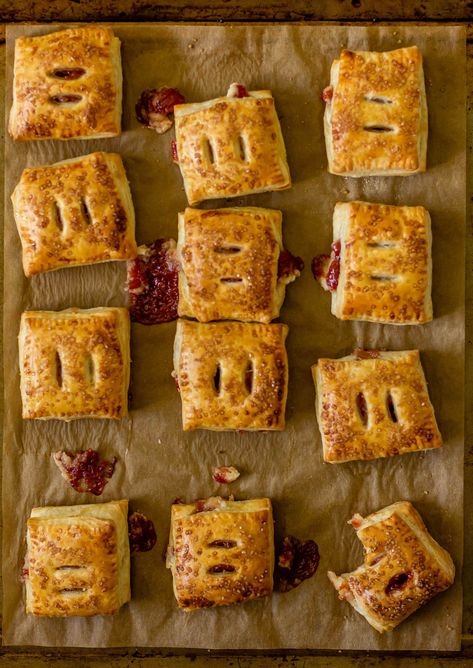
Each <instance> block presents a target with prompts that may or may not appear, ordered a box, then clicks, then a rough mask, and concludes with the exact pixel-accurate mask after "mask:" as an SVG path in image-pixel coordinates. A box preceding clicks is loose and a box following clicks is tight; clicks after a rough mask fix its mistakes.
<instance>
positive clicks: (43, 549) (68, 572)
mask: <svg viewBox="0 0 473 668" xmlns="http://www.w3.org/2000/svg"><path fill="white" fill-rule="evenodd" d="M127 514H128V501H126V500H122V501H111V502H109V503H100V504H92V505H82V506H58V507H53V506H50V507H43V508H33V510H32V511H31V517H30V518H29V520H28V522H27V550H28V576H27V578H26V581H25V585H26V612H27V613H30V614H33V615H35V616H45V617H71V616H91V615H111V614H114V613H115V612H117V611H118V609H119V608H120V606H122V605H123V604H124V603H126V602H127V601H129V600H130V548H129V542H128V520H127Z"/></svg>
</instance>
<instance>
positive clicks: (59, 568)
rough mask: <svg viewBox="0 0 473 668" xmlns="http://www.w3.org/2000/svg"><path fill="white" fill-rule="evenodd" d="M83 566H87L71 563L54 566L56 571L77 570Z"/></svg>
mask: <svg viewBox="0 0 473 668" xmlns="http://www.w3.org/2000/svg"><path fill="white" fill-rule="evenodd" d="M83 568H87V566H77V565H73V564H65V565H64V566H56V570H57V571H78V570H82V569H83Z"/></svg>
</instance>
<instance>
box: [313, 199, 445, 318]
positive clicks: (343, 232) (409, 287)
mask: <svg viewBox="0 0 473 668" xmlns="http://www.w3.org/2000/svg"><path fill="white" fill-rule="evenodd" d="M333 239H334V243H333V244H332V256H331V258H328V259H327V262H326V264H325V267H323V268H322V270H321V271H320V272H319V276H318V279H319V280H320V282H321V284H322V286H323V287H324V288H325V289H328V290H330V291H331V293H332V313H333V314H334V315H335V316H336V317H337V318H340V319H341V320H368V321H371V322H383V323H389V324H392V325H419V324H424V323H426V322H429V321H431V320H432V318H433V313H432V298H431V285H432V253H431V245H432V234H431V223H430V215H429V212H428V211H427V210H426V209H424V207H422V206H392V205H388V204H373V203H370V202H359V201H355V202H343V203H342V202H339V203H337V204H336V205H335V209H334V213H333ZM337 263H338V267H337V266H336V265H337ZM334 270H337V271H338V276H337V277H336V280H333V279H334V276H333V273H334Z"/></svg>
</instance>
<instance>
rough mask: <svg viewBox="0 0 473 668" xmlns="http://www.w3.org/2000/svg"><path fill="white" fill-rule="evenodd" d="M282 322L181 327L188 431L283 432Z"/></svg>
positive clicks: (179, 368) (179, 355)
mask: <svg viewBox="0 0 473 668" xmlns="http://www.w3.org/2000/svg"><path fill="white" fill-rule="evenodd" d="M287 332H288V328H287V326H286V325H283V324H270V325H263V324H255V323H239V322H222V323H209V324H201V323H196V322H191V321H188V320H179V321H178V323H177V330H176V340H175V344H174V371H175V374H176V380H177V382H178V385H179V390H180V395H181V400H182V419H183V427H184V430H189V429H199V428H201V429H202V428H203V429H215V430H219V431H222V430H227V429H245V430H281V429H284V425H285V418H284V414H285V406H286V397H287V381H288V364H287V354H286V349H285V339H286V336H287Z"/></svg>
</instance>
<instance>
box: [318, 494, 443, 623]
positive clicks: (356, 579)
mask: <svg viewBox="0 0 473 668" xmlns="http://www.w3.org/2000/svg"><path fill="white" fill-rule="evenodd" d="M351 523H352V524H353V526H354V527H355V528H356V529H357V536H358V538H359V539H360V541H361V542H362V544H363V547H364V553H365V558H364V564H363V565H362V566H360V567H359V568H357V569H356V570H355V571H353V572H351V573H344V574H343V575H341V576H338V577H337V576H335V575H334V574H332V573H331V574H330V578H331V580H332V582H333V583H334V585H335V586H336V588H337V590H338V592H339V595H340V598H346V599H347V600H349V601H350V602H351V603H352V605H354V607H355V608H356V609H357V610H358V611H359V612H361V614H363V615H364V616H365V617H366V618H367V619H368V621H369V622H370V623H371V624H372V625H373V626H374V627H375V628H377V630H378V631H381V632H382V631H390V630H392V629H393V628H394V627H396V626H397V625H398V624H399V623H400V622H402V621H403V620H404V619H405V618H406V617H408V616H409V615H410V614H412V613H413V612H415V610H417V609H418V608H419V607H420V606H421V605H423V604H424V603H426V602H427V601H429V600H430V599H431V598H432V597H433V596H435V595H436V594H438V593H439V592H441V591H443V590H445V589H447V588H448V587H449V586H450V585H451V584H452V583H453V580H454V577H455V567H454V565H453V562H452V559H451V557H450V555H449V554H448V552H447V551H446V550H444V549H443V548H442V547H441V546H440V545H439V544H438V543H437V542H436V541H435V540H434V539H433V538H432V536H431V535H430V534H429V532H428V531H427V529H426V527H425V524H424V522H423V521H422V518H421V517H420V515H419V513H418V512H417V511H416V509H415V508H414V507H413V506H412V504H411V503H409V502H408V501H401V502H398V503H394V504H392V505H391V506H388V507H387V508H383V509H382V510H380V511H378V512H376V513H373V514H372V515H369V516H368V517H366V518H362V517H360V516H359V515H355V516H354V517H353V519H352V522H351Z"/></svg>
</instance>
